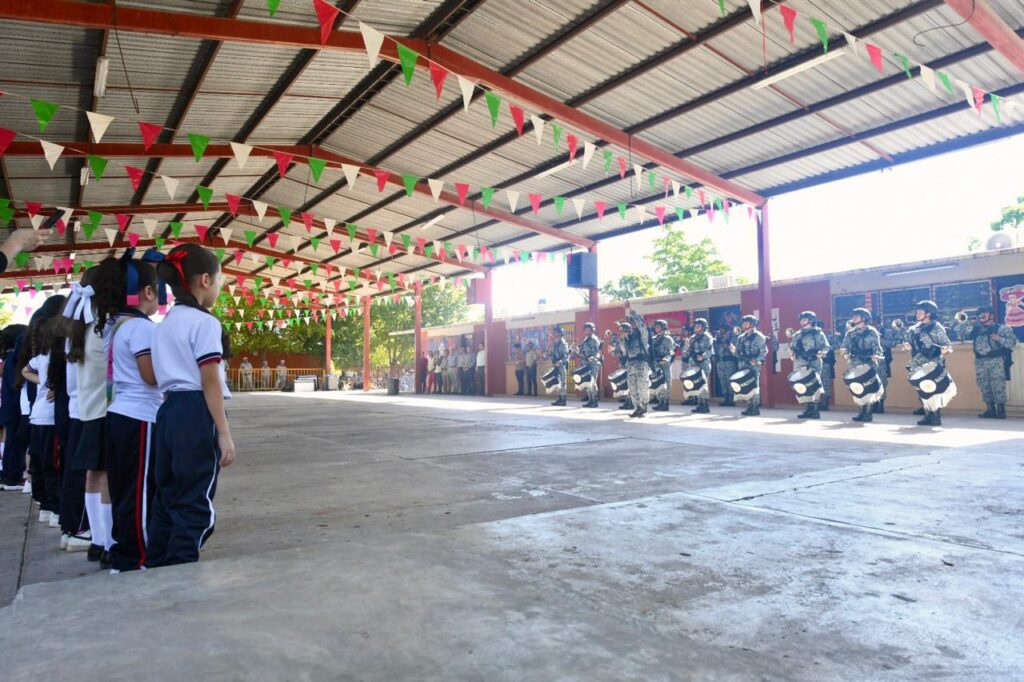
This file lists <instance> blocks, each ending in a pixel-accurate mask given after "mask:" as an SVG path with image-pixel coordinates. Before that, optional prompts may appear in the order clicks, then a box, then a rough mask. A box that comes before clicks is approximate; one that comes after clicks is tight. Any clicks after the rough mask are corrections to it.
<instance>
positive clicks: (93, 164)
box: [88, 154, 107, 180]
mask: <svg viewBox="0 0 1024 682" xmlns="http://www.w3.org/2000/svg"><path fill="white" fill-rule="evenodd" d="M88 159H89V168H90V169H91V170H92V174H93V175H94V176H95V177H96V179H97V180H102V179H103V171H105V170H107V160H106V159H104V158H103V157H102V156H93V155H92V154H90V155H89V156H88Z"/></svg>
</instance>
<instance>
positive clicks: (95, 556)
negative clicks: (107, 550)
mask: <svg viewBox="0 0 1024 682" xmlns="http://www.w3.org/2000/svg"><path fill="white" fill-rule="evenodd" d="M101 556H103V545H89V551H88V552H87V553H86V555H85V558H86V559H88V560H89V561H99V560H100V557H101Z"/></svg>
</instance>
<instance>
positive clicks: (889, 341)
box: [873, 320, 906, 414]
mask: <svg viewBox="0 0 1024 682" xmlns="http://www.w3.org/2000/svg"><path fill="white" fill-rule="evenodd" d="M899 324H902V320H901V321H900V323H899ZM878 334H879V336H880V337H881V342H882V362H881V363H880V364H879V365H878V378H879V379H881V381H882V388H883V389H886V390H888V388H889V379H890V377H892V349H893V348H894V347H896V346H902V345H903V343H904V341H906V335H905V334H904V333H903V328H902V327H899V328H898V329H897V328H896V327H893V326H891V325H890V326H888V327H885V326H881V324H880V325H879V328H878ZM873 411H874V413H875V414H885V394H884V392H883V395H882V399H881V400H879V401H878V402H877V403H875V404H874V410H873Z"/></svg>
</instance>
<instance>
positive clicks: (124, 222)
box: [114, 213, 132, 232]
mask: <svg viewBox="0 0 1024 682" xmlns="http://www.w3.org/2000/svg"><path fill="white" fill-rule="evenodd" d="M114 218H115V219H116V220H117V230H118V232H124V231H125V230H127V229H128V223H130V222H131V221H132V217H131V216H130V215H125V214H124V213H115V214H114Z"/></svg>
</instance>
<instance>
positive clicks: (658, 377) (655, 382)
mask: <svg viewBox="0 0 1024 682" xmlns="http://www.w3.org/2000/svg"><path fill="white" fill-rule="evenodd" d="M649 379H650V382H651V390H652V391H657V390H658V389H659V388H661V387H662V386H664V385H665V373H664V372H663V371H661V370H660V369H656V370H654V371H653V372H651V376H650V377H649Z"/></svg>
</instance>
